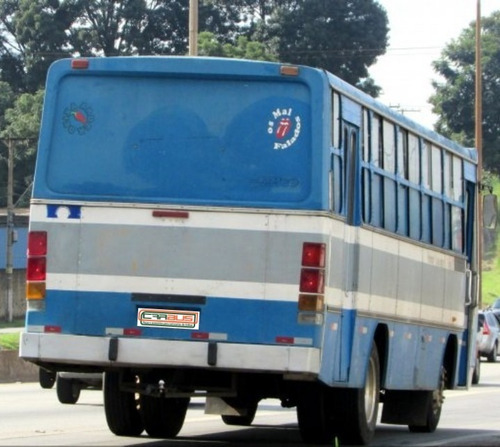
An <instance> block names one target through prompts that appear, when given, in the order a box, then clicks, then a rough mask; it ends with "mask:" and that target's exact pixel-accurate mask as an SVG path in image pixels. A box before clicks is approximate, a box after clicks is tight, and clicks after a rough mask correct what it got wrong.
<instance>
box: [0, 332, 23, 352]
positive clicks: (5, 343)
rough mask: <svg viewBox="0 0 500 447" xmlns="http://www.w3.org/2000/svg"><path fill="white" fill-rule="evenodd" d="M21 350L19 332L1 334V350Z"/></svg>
mask: <svg viewBox="0 0 500 447" xmlns="http://www.w3.org/2000/svg"><path fill="white" fill-rule="evenodd" d="M3 349H4V350H16V349H19V332H12V333H10V332H9V333H5V334H0V350H3Z"/></svg>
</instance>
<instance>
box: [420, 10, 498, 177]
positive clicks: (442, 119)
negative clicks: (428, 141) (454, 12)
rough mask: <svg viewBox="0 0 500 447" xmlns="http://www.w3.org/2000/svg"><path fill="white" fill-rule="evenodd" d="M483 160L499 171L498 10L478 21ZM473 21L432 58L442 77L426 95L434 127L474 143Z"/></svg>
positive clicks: (445, 133)
mask: <svg viewBox="0 0 500 447" xmlns="http://www.w3.org/2000/svg"><path fill="white" fill-rule="evenodd" d="M481 22H482V23H481V24H482V38H481V39H482V60H481V65H482V71H483V76H482V84H483V96H482V98H483V123H482V126H483V161H484V166H485V168H487V169H488V170H490V171H492V172H494V173H497V174H500V151H499V147H500V119H499V117H500V102H499V101H498V98H499V97H500V12H498V11H497V12H494V13H493V14H492V15H491V16H490V17H487V18H483V19H482V21H481ZM475 27H476V24H475V22H472V23H471V24H470V26H469V27H468V28H466V29H464V30H463V31H462V33H461V34H460V36H459V37H458V38H457V39H455V40H453V41H452V42H451V43H450V44H448V45H447V46H446V48H445V49H444V50H443V52H442V53H441V56H440V58H439V59H438V60H437V61H434V63H433V66H434V69H435V70H436V72H437V73H438V74H439V75H440V76H441V77H442V81H434V82H433V87H434V89H435V93H434V94H433V95H432V97H431V98H430V102H431V104H432V105H433V112H434V113H436V114H437V115H438V120H437V123H436V126H435V127H436V130H437V131H438V132H441V133H443V134H444V135H446V136H448V137H450V138H453V139H456V140H458V141H460V142H461V143H462V144H464V145H466V146H474V143H475V45H476V43H475Z"/></svg>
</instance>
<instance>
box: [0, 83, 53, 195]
mask: <svg viewBox="0 0 500 447" xmlns="http://www.w3.org/2000/svg"><path fill="white" fill-rule="evenodd" d="M43 93H44V92H43V90H39V91H38V92H36V93H24V94H22V95H20V96H19V97H18V98H17V99H16V101H15V103H14V104H13V106H12V107H11V108H9V109H7V110H6V111H5V126H4V127H3V131H2V132H1V133H0V138H2V141H3V142H4V143H5V142H6V141H7V140H8V139H11V138H12V139H15V149H16V150H15V158H14V179H15V180H14V203H16V202H17V201H18V199H19V198H20V197H21V196H22V195H23V193H24V192H25V191H26V189H27V188H28V187H29V186H30V184H31V182H32V180H33V172H34V168H35V156H36V146H37V141H38V132H39V129H40V118H41V115H42V103H43ZM0 154H1V158H2V159H4V160H5V159H6V157H7V147H6V144H4V145H3V147H2V148H1V150H0ZM6 168H7V167H6V165H5V163H4V164H2V165H1V167H0V172H1V175H0V178H1V179H2V180H1V182H0V191H1V192H2V193H1V194H0V200H1V201H2V202H4V201H5V193H4V191H6V183H7V175H6Z"/></svg>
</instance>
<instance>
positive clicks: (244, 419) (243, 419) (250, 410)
mask: <svg viewBox="0 0 500 447" xmlns="http://www.w3.org/2000/svg"><path fill="white" fill-rule="evenodd" d="M257 405H258V402H257V401H255V402H251V403H249V405H248V407H247V409H246V410H247V411H246V414H245V415H244V416H230V415H225V414H223V415H222V416H221V417H222V421H223V422H224V423H225V424H226V425H243V426H246V427H248V426H249V425H252V422H253V420H254V418H255V413H257Z"/></svg>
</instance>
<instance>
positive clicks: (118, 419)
mask: <svg viewBox="0 0 500 447" xmlns="http://www.w3.org/2000/svg"><path fill="white" fill-rule="evenodd" d="M103 394H104V412H105V414H106V422H107V423H108V427H109V429H110V430H111V432H112V433H114V434H115V435H117V436H139V435H140V434H141V433H142V431H143V425H142V420H141V415H140V413H139V410H138V408H137V400H136V397H135V394H134V393H131V392H124V391H122V390H121V389H120V374H119V373H117V372H105V373H104V383H103Z"/></svg>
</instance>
